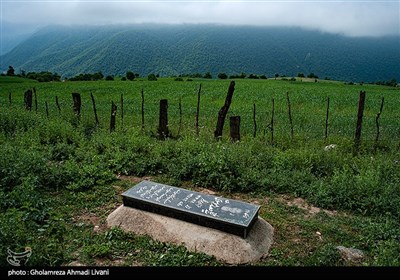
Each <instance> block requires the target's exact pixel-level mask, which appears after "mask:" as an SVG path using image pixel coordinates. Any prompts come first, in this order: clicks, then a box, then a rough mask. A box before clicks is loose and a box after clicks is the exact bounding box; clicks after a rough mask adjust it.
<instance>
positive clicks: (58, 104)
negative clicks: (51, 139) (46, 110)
mask: <svg viewBox="0 0 400 280" xmlns="http://www.w3.org/2000/svg"><path fill="white" fill-rule="evenodd" d="M56 105H57V108H58V113H59V114H61V107H60V103H59V102H58V96H57V95H56Z"/></svg>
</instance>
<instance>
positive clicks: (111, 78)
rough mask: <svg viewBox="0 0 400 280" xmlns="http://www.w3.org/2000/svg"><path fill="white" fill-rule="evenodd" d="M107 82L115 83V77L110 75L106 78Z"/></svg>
mask: <svg viewBox="0 0 400 280" xmlns="http://www.w3.org/2000/svg"><path fill="white" fill-rule="evenodd" d="M106 81H114V77H113V76H111V75H108V76H107V77H106Z"/></svg>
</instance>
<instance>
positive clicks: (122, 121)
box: [121, 93, 124, 127]
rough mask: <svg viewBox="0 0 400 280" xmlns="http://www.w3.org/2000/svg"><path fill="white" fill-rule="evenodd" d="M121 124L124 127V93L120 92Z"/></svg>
mask: <svg viewBox="0 0 400 280" xmlns="http://www.w3.org/2000/svg"><path fill="white" fill-rule="evenodd" d="M121 126H122V127H124V95H123V94H122V93H121Z"/></svg>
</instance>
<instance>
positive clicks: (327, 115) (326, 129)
mask: <svg viewBox="0 0 400 280" xmlns="http://www.w3.org/2000/svg"><path fill="white" fill-rule="evenodd" d="M328 125H329V97H328V99H327V103H326V118H325V141H326V139H328Z"/></svg>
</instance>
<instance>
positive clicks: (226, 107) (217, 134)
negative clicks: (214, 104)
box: [214, 81, 235, 140]
mask: <svg viewBox="0 0 400 280" xmlns="http://www.w3.org/2000/svg"><path fill="white" fill-rule="evenodd" d="M234 91H235V81H231V83H230V84H229V88H228V94H227V95H226V99H225V104H224V105H223V106H222V107H221V109H220V110H219V112H218V119H217V126H216V128H215V131H214V137H215V138H216V139H217V140H219V139H221V137H222V130H223V128H224V122H225V118H226V114H227V113H228V110H229V106H230V105H231V102H232V96H233V92H234Z"/></svg>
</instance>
